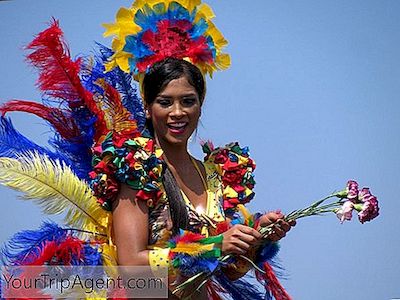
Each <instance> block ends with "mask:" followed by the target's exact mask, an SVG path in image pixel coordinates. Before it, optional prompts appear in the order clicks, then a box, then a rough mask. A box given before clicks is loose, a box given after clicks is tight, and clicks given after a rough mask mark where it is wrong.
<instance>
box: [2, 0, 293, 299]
mask: <svg viewBox="0 0 400 300" xmlns="http://www.w3.org/2000/svg"><path fill="white" fill-rule="evenodd" d="M213 17H214V14H213V12H212V10H211V8H210V7H209V6H208V5H206V4H204V3H201V1H200V0H198V1H196V0H175V1H170V0H161V1H160V0H152V1H142V0H137V1H136V2H135V3H133V5H132V7H130V8H121V9H120V11H119V12H118V14H117V19H116V22H115V23H114V24H108V25H105V26H106V28H107V31H106V33H105V34H106V35H114V40H113V43H112V49H109V48H107V47H105V46H102V45H100V44H98V49H99V50H98V53H97V54H96V55H95V56H93V57H85V58H78V59H76V60H73V59H72V58H71V57H70V54H69V49H68V46H67V45H66V43H65V41H64V40H63V34H62V31H61V30H60V28H59V26H58V22H57V21H53V22H52V24H51V26H50V27H49V28H48V29H46V30H45V31H43V32H41V33H40V34H39V35H38V36H37V37H36V38H35V39H34V40H33V42H32V43H31V44H29V45H28V46H27V50H29V51H30V53H29V55H28V56H27V58H28V61H29V62H30V63H31V64H32V65H33V66H34V67H36V68H37V69H38V71H39V80H38V86H39V88H40V90H41V91H42V93H43V103H37V102H31V101H21V100H13V101H10V102H8V103H6V104H4V105H3V106H2V107H1V108H0V110H1V112H2V115H3V116H2V117H1V127H0V139H1V143H0V156H1V158H0V181H1V182H2V183H3V184H4V185H6V186H9V187H11V188H14V189H16V190H19V191H21V192H22V193H23V196H22V197H23V198H25V199H32V200H35V201H36V202H37V203H38V204H39V205H40V206H41V207H42V209H43V211H44V212H45V213H47V214H58V213H61V212H64V213H65V219H64V221H65V227H60V226H58V225H56V224H55V223H53V222H45V223H44V224H43V225H42V227H41V228H40V229H39V230H37V231H33V230H29V231H24V232H21V233H18V234H16V235H15V236H14V238H13V239H12V240H10V241H9V242H8V244H7V245H6V246H5V247H4V249H3V262H4V264H6V265H15V266H19V265H28V266H34V265H43V264H47V265H88V266H102V265H104V266H108V265H117V261H118V259H117V257H116V249H115V245H114V244H113V237H112V234H111V232H112V230H111V225H112V214H111V207H112V202H113V201H114V200H115V199H116V197H117V195H118V192H119V188H120V185H121V184H126V185H127V186H129V187H130V188H132V189H134V190H136V191H137V193H136V197H137V199H138V201H145V202H146V203H147V206H148V207H149V249H150V250H151V251H150V255H149V264H150V266H151V267H152V268H154V269H155V270H156V269H157V267H159V266H167V267H168V268H169V272H170V276H173V278H177V277H181V278H192V277H196V276H199V278H200V279H201V281H200V283H201V285H203V284H205V286H206V288H207V292H208V297H209V298H210V299H224V298H229V297H231V298H233V299H264V298H265V297H266V298H267V299H272V296H274V297H275V298H276V299H290V297H289V296H288V295H287V294H286V292H285V291H284V289H283V288H282V287H281V286H280V284H279V282H278V281H277V279H276V277H275V275H274V272H273V271H272V268H271V265H270V263H271V259H272V258H273V257H274V256H275V255H276V253H277V251H278V245H277V244H276V243H270V242H268V241H265V242H264V243H263V244H261V245H259V247H258V248H257V249H255V250H254V251H252V253H248V255H246V256H241V257H239V256H235V255H228V256H225V257H223V256H222V254H221V250H220V247H219V244H220V243H221V242H222V235H221V233H223V232H224V231H226V230H227V229H229V228H230V227H231V226H233V225H234V224H238V223H241V224H246V225H248V226H252V227H254V228H257V225H258V223H257V220H258V217H259V214H255V215H251V214H250V213H248V211H247V210H246V209H245V208H244V204H246V203H247V202H249V201H250V200H252V198H253V197H254V192H253V187H254V184H255V182H254V178H253V171H254V168H255V164H254V162H253V160H252V159H251V158H250V157H249V154H248V149H247V148H246V147H245V148H241V147H240V146H239V145H238V144H237V143H232V144H229V145H227V146H226V147H222V148H214V147H213V146H212V144H211V143H205V144H204V145H203V150H204V153H205V159H204V163H203V166H204V168H205V170H206V177H205V178H203V176H202V174H201V172H200V170H199V167H198V165H197V163H196V162H195V161H193V163H194V166H195V167H196V169H197V171H198V172H199V175H200V176H201V178H202V181H203V184H204V188H205V190H206V192H207V208H206V211H205V212H203V213H200V212H197V211H196V210H195V209H194V207H193V206H192V204H191V203H190V201H189V199H188V198H187V197H186V196H185V195H184V194H183V195H182V196H183V198H184V200H185V204H186V208H187V211H188V216H189V227H188V228H187V230H182V231H181V232H180V234H177V235H175V236H173V235H172V230H171V229H172V221H171V217H170V209H169V203H168V197H167V195H166V192H165V190H164V186H163V180H164V179H163V174H164V171H165V162H164V160H163V157H162V149H160V148H159V147H158V146H157V145H156V144H155V141H154V140H153V139H152V137H151V136H149V134H148V132H147V131H146V128H145V126H144V124H145V118H144V112H143V105H142V102H141V100H140V97H139V96H138V93H137V89H136V88H135V86H134V85H133V84H132V77H133V78H135V79H136V80H137V81H139V84H141V83H142V80H143V77H144V75H145V73H146V72H147V71H148V70H149V68H151V66H152V65H153V64H154V63H156V62H159V61H162V60H164V59H166V58H168V57H174V58H178V59H184V60H187V61H189V62H191V63H192V64H194V65H196V66H197V67H198V68H199V69H200V71H201V72H202V73H203V75H206V74H209V75H210V76H211V75H212V73H213V72H214V71H215V70H219V69H225V68H227V67H228V66H229V65H230V58H229V56H228V55H227V54H224V53H222V48H223V47H224V46H225V45H226V44H227V42H226V40H225V39H224V37H223V36H222V34H221V33H220V32H219V31H218V30H217V29H216V27H215V25H214V24H213V23H212V21H211V19H212V18H213ZM11 111H23V112H28V113H33V114H35V115H37V116H39V117H41V118H43V119H44V120H46V121H47V122H48V123H49V124H50V126H51V127H52V128H53V130H54V136H53V137H52V138H51V139H50V140H49V144H50V145H51V146H52V147H53V148H54V150H50V149H49V148H46V147H42V146H39V145H37V144H35V143H34V142H32V141H30V140H28V139H27V138H26V137H24V136H23V135H22V134H21V133H19V132H18V131H17V130H16V129H15V128H14V127H13V125H12V123H11V121H10V119H8V118H6V117H5V114H6V113H8V112H11ZM250 267H252V268H253V269H254V272H255V275H256V278H257V279H258V280H259V281H260V282H261V283H262V284H263V286H265V291H259V290H258V289H257V288H253V287H252V285H249V284H248V283H247V282H246V278H247V277H242V278H240V279H237V280H236V278H235V280H231V279H229V278H228V277H229V276H227V274H226V273H227V272H228V271H229V270H230V271H232V270H234V271H235V272H236V273H238V274H240V276H243V275H245V274H246V273H247V271H248V270H249V269H250ZM240 276H239V277H240ZM194 282H196V281H194ZM185 286H186V285H183V286H181V287H180V288H181V289H182V288H185ZM188 286H189V285H188ZM190 287H191V288H193V287H195V288H199V287H200V285H197V286H196V284H195V285H194V286H193V285H191V286H190ZM178 289H179V288H178Z"/></svg>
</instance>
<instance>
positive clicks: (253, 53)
mask: <svg viewBox="0 0 400 300" xmlns="http://www.w3.org/2000/svg"><path fill="white" fill-rule="evenodd" d="M207 3H209V4H211V6H212V7H213V8H214V10H215V13H216V15H217V18H216V21H215V22H216V24H217V26H218V27H219V28H220V30H221V31H222V32H223V33H224V35H225V36H226V38H227V39H228V40H229V42H230V44H229V46H228V48H227V51H228V52H229V53H230V54H231V56H232V67H231V68H230V69H229V70H228V71H225V72H221V73H217V74H215V76H214V79H213V80H208V94H207V97H206V103H205V107H204V111H203V114H202V126H201V127H200V128H199V133H198V136H199V137H201V138H203V139H212V140H213V141H214V143H215V144H217V145H220V144H225V143H228V142H230V141H233V140H237V141H240V143H241V144H242V145H248V146H250V149H251V154H252V156H253V158H254V159H255V160H256V162H257V170H256V179H257V187H256V193H257V197H256V200H254V202H253V203H252V204H251V205H250V207H251V209H252V210H253V211H268V210H275V209H278V208H281V209H282V210H283V212H289V211H291V210H293V209H297V208H301V207H304V206H306V205H308V204H310V203H311V202H312V201H314V200H316V199H319V198H320V197H323V196H325V195H327V194H328V193H330V192H332V191H333V190H338V189H341V188H342V187H344V185H345V183H346V182H347V180H348V179H356V180H358V181H359V183H360V184H361V185H362V186H369V187H370V188H371V190H372V192H373V193H374V194H376V195H377V196H378V199H379V200H380V204H381V216H380V217H379V218H378V219H376V220H374V221H373V222H370V223H366V224H364V225H361V224H359V223H358V221H357V220H356V218H355V219H354V220H353V221H352V222H349V223H345V224H342V225H341V224H340V223H339V222H338V220H337V219H336V217H335V216H334V215H330V216H325V217H314V218H309V219H304V220H301V221H299V222H298V225H297V226H296V227H295V228H294V229H293V231H291V232H290V233H289V234H288V236H287V237H286V238H285V239H284V240H282V242H281V247H282V248H281V253H280V259H281V261H282V264H283V265H284V267H285V269H286V272H287V274H288V280H285V281H284V282H283V283H284V285H285V287H286V288H287V290H288V291H289V293H290V294H291V295H292V296H293V298H294V299H306V300H319V299H324V300H336V299H363V300H377V299H382V300H385V299H392V298H400V283H399V280H400V259H399V253H400V236H399V230H398V228H399V225H398V215H397V210H400V202H397V201H399V186H400V184H399V183H400V158H399V154H400V142H399V130H400V118H399V116H400V104H399V95H400V33H399V28H400V18H399V16H400V2H399V1H396V0H381V1H376V0H375V1H373V0H336V1H321V0H318V1H317V0H303V1H266V0H258V1H237V0H219V1H217V0H209V1H207ZM244 3H245V4H247V5H249V4H251V5H249V6H245V4H244ZM129 5H130V1H104V0H98V1H88V0H81V1H76V0H70V1H50V0H36V1H1V2H0V28H1V30H0V45H1V46H0V58H1V69H0V77H1V80H0V102H1V103H3V102H5V101H6V100H8V99H12V98H16V99H32V100H39V99H40V94H39V93H38V92H37V91H36V89H35V86H34V84H35V80H36V76H35V73H34V71H33V70H32V69H31V68H30V67H27V65H26V64H25V62H24V58H23V54H24V53H23V51H22V47H23V46H24V45H26V44H27V43H28V42H29V41H30V40H31V39H32V36H33V35H34V34H35V33H38V32H40V31H41V30H43V29H44V28H45V27H46V23H47V22H49V21H50V20H51V17H52V16H54V17H55V18H57V19H60V24H61V27H62V28H63V30H64V32H65V36H66V38H67V40H68V41H69V44H70V46H71V52H72V54H73V55H74V56H75V55H79V54H82V53H84V54H87V53H88V52H90V51H91V49H93V44H94V43H93V41H95V40H96V41H100V42H103V43H105V44H107V45H109V43H110V40H109V39H107V40H105V39H103V38H102V32H103V29H102V27H101V26H100V24H101V23H104V22H111V21H113V19H114V15H115V12H116V11H117V9H118V7H120V6H129ZM12 118H13V120H14V123H15V124H16V126H17V128H18V129H20V130H21V131H22V132H23V133H24V134H25V135H27V136H29V137H30V138H32V139H34V140H35V141H37V142H38V143H41V144H45V143H46V139H47V135H46V132H48V129H47V127H46V126H45V125H44V123H43V122H42V121H41V120H39V119H37V118H34V117H31V116H26V115H23V114H17V113H14V114H12ZM190 147H191V149H192V152H193V153H194V155H196V156H197V157H201V151H200V147H199V146H198V145H197V143H196V142H193V143H192V144H191V145H190ZM0 203H1V207H2V209H1V211H0V220H1V221H0V222H1V229H0V242H4V241H5V240H6V239H7V238H9V237H10V236H11V235H12V234H13V233H15V232H16V231H18V230H21V229H28V228H36V227H37V226H39V224H40V222H41V220H42V219H43V218H48V217H47V216H43V215H42V214H41V212H40V211H39V209H38V208H37V207H35V206H34V205H33V204H31V203H27V202H22V201H20V200H16V193H14V192H11V191H9V190H7V189H5V188H3V187H0Z"/></svg>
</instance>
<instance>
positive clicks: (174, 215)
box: [142, 58, 206, 235]
mask: <svg viewBox="0 0 400 300" xmlns="http://www.w3.org/2000/svg"><path fill="white" fill-rule="evenodd" d="M181 77H185V78H186V79H187V81H188V83H189V84H190V85H192V86H193V87H194V88H195V90H196V92H197V95H198V96H199V99H200V103H201V104H202V103H203V100H204V96H205V92H206V90H205V82H204V78H203V75H202V74H201V72H200V70H199V69H198V68H197V67H196V66H194V65H192V64H191V63H189V62H187V61H185V60H181V59H176V58H167V59H165V60H163V61H160V62H157V63H155V64H154V65H153V66H152V67H151V68H150V70H149V71H148V72H147V73H146V75H145V77H144V79H143V85H142V90H143V97H144V102H145V104H146V105H150V104H152V103H153V102H154V100H155V99H156V97H157V95H158V94H159V93H160V92H161V91H162V90H163V89H164V88H165V87H166V86H167V85H168V83H169V82H171V81H172V80H174V79H179V78H181ZM146 127H147V129H148V130H149V132H150V134H151V135H153V136H154V129H153V124H152V123H151V120H150V119H147V120H146ZM163 183H164V188H165V192H166V194H167V197H168V201H169V210H170V215H171V219H172V224H173V228H172V232H173V234H174V235H175V234H178V233H179V229H180V228H182V229H187V227H188V225H189V216H188V212H187V208H186V205H185V202H184V200H183V197H182V193H181V191H180V189H179V187H178V183H177V182H176V179H175V178H174V176H173V174H172V172H171V171H170V170H169V168H168V167H166V171H165V172H164V178H163Z"/></svg>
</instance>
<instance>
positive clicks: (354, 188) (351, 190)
mask: <svg viewBox="0 0 400 300" xmlns="http://www.w3.org/2000/svg"><path fill="white" fill-rule="evenodd" d="M346 190H347V197H346V198H347V199H349V200H352V201H353V200H356V199H357V197H358V183H357V181H354V180H349V181H348V182H347V187H346Z"/></svg>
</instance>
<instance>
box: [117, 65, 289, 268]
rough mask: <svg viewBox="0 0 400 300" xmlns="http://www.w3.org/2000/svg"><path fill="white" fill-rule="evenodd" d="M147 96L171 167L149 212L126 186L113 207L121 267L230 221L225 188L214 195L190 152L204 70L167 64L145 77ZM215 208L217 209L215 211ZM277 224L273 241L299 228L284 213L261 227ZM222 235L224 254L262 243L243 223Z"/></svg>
mask: <svg viewBox="0 0 400 300" xmlns="http://www.w3.org/2000/svg"><path fill="white" fill-rule="evenodd" d="M143 95H144V101H145V105H146V118H147V121H148V122H147V125H148V127H149V128H150V131H151V132H152V135H153V137H154V139H155V141H156V144H157V145H158V146H159V147H160V148H161V149H162V151H163V156H162V158H163V159H164V161H165V162H166V165H167V171H166V172H165V174H164V178H163V185H164V188H165V194H166V195H165V197H164V198H163V200H160V202H159V204H158V205H156V206H155V207H154V208H149V207H148V205H147V204H146V202H145V201H141V200H138V199H137V198H136V191H135V190H133V189H131V188H129V187H128V186H127V185H122V186H121V190H120V192H119V196H118V197H117V200H116V201H115V202H113V231H114V238H115V243H116V246H117V251H118V263H119V264H120V265H149V264H151V262H149V260H150V259H151V257H152V255H154V254H153V253H151V250H149V246H150V248H151V246H152V245H154V244H156V245H158V246H160V247H166V246H165V243H166V242H167V241H168V238H171V237H172V235H173V233H177V232H178V229H179V228H181V229H187V230H190V231H192V232H195V233H202V234H204V235H206V236H208V235H209V234H210V230H209V228H211V229H212V226H213V225H214V224H216V223H218V222H222V221H224V220H225V218H226V217H227V216H225V215H224V213H223V210H222V209H221V203H220V198H219V196H220V195H221V191H220V189H219V190H217V191H213V192H211V193H210V189H209V185H210V184H209V183H210V182H209V181H208V180H207V178H209V176H208V175H209V174H207V171H206V168H205V166H204V165H203V164H202V163H201V162H200V161H198V160H195V159H194V158H193V157H192V156H191V155H190V154H189V153H188V150H187V142H188V140H189V138H190V136H191V135H192V134H193V132H194V131H195V129H196V127H197V125H198V120H199V117H200V115H201V107H202V104H203V102H204V98H205V83H204V79H203V75H202V74H201V72H200V70H199V69H198V68H197V67H195V66H194V65H192V64H191V63H189V62H187V61H184V60H179V59H174V58H168V59H165V60H163V61H161V62H159V63H156V64H155V65H153V66H152V68H151V69H150V70H149V72H148V73H147V74H146V75H145V77H144V81H143ZM166 182H167V184H166ZM171 183H172V184H171ZM185 200H186V201H185ZM208 201H209V202H211V203H208ZM211 204H212V205H211ZM210 206H212V207H214V209H213V210H210V209H209V208H210ZM165 211H166V212H167V213H166V214H163V213H162V212H165ZM198 220H201V225H200V226H199V224H198V223H197V222H196V221H198ZM154 223H157V224H161V226H159V225H157V226H154V225H155V224H154ZM272 223H276V224H279V226H275V227H274V233H273V234H271V235H270V236H269V237H268V238H269V239H270V240H272V241H277V240H279V239H281V238H282V237H284V236H285V234H286V233H287V231H289V230H290V227H291V225H294V224H288V223H287V222H285V221H284V220H283V215H282V214H280V213H274V212H271V213H268V214H265V215H263V216H262V217H261V218H260V221H259V226H267V225H270V224H272ZM132 228H135V229H136V230H132ZM163 231H164V233H163V234H160V232H163ZM165 231H166V232H168V233H167V234H165ZM222 235H223V239H222V243H221V245H220V248H221V250H222V253H223V254H246V253H248V252H249V251H250V250H251V248H252V247H254V246H255V245H256V244H257V243H258V242H259V241H260V238H261V234H260V233H259V232H258V231H257V230H256V229H254V228H251V227H249V226H246V225H240V224H238V225H234V226H233V227H231V228H230V229H228V230H227V231H226V232H224V233H223V234H222ZM161 237H163V238H161ZM242 275H243V274H242Z"/></svg>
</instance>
